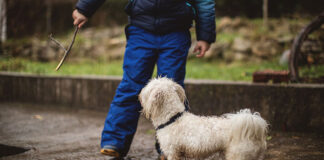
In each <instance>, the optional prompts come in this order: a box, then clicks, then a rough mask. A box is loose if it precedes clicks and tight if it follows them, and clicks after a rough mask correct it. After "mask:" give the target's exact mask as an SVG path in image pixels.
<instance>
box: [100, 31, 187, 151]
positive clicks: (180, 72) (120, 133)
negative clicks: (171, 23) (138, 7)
mask: <svg viewBox="0 0 324 160" xmlns="http://www.w3.org/2000/svg"><path fill="white" fill-rule="evenodd" d="M125 31H126V36H127V46H126V51H125V56H124V64H123V70H124V73H123V78H122V81H121V83H120V84H119V86H118V88H117V91H116V94H115V97H114V99H113V101H112V103H111V105H110V109H109V112H108V115H107V117H106V120H105V126H104V129H103V131H102V137H101V147H102V148H113V149H115V150H117V151H118V152H119V153H120V154H121V155H122V156H126V154H127V152H128V151H129V148H130V145H131V142H132V140H133V136H134V134H135V132H136V128H137V123H138V119H139V116H140V110H141V108H142V107H141V105H140V103H139V100H138V94H139V93H140V91H141V89H142V88H143V87H144V86H145V85H146V84H147V83H148V81H149V79H150V78H151V77H152V73H153V71H154V66H155V64H157V75H158V76H161V77H168V78H171V79H173V80H174V81H175V82H177V83H179V84H180V85H182V86H184V78H185V73H186V71H185V70H186V68H185V67H186V59H187V55H188V50H189V47H190V45H191V38H190V33H189V31H188V30H186V31H178V32H172V33H168V34H163V35H160V34H153V33H150V32H147V31H146V30H143V29H141V28H138V27H135V26H129V27H127V28H126V29H125Z"/></svg>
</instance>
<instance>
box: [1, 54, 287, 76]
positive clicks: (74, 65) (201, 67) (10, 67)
mask: <svg viewBox="0 0 324 160" xmlns="http://www.w3.org/2000/svg"><path fill="white" fill-rule="evenodd" d="M57 63H58V62H46V63H45V62H37V61H31V60H26V59H22V58H0V71H12V72H26V73H34V74H40V75H115V76H121V75H122V73H123V71H122V61H121V60H115V61H110V62H104V61H99V62H96V61H90V60H83V61H79V62H71V61H69V60H67V61H66V62H65V63H64V65H63V66H62V68H61V69H60V71H58V72H56V71H55V70H54V69H55V67H56V65H57ZM265 69H273V70H287V66H280V65H279V64H278V62H277V60H273V61H261V62H250V61H248V62H233V63H229V64H228V63H226V62H224V61H218V60H217V61H206V60H203V59H190V60H188V63H187V76H186V78H188V79H215V80H230V81H251V80H252V73H253V72H254V71H256V70H265Z"/></svg>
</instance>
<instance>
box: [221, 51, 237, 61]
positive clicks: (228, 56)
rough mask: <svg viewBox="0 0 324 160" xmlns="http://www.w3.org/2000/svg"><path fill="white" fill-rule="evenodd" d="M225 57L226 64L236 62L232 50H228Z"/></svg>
mask: <svg viewBox="0 0 324 160" xmlns="http://www.w3.org/2000/svg"><path fill="white" fill-rule="evenodd" d="M223 57H224V60H225V61H226V62H232V61H233V60H234V53H233V52H232V51H230V50H226V51H225V52H224V54H223Z"/></svg>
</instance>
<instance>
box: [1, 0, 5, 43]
mask: <svg viewBox="0 0 324 160" xmlns="http://www.w3.org/2000/svg"><path fill="white" fill-rule="evenodd" d="M6 39H7V7H6V0H0V40H1V42H4V41H6Z"/></svg>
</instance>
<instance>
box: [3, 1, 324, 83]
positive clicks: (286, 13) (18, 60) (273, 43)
mask: <svg viewBox="0 0 324 160" xmlns="http://www.w3.org/2000/svg"><path fill="white" fill-rule="evenodd" d="M76 2H77V0H0V8H1V13H0V14H1V21H0V23H1V52H0V71H14V72H28V73H36V74H62V75H90V74H96V75H117V76H120V75H122V57H123V53H124V49H125V45H126V38H125V35H124V27H125V26H126V25H127V15H126V13H124V6H125V4H126V3H127V0H107V1H106V2H105V3H104V5H103V6H101V8H100V9H99V10H98V11H97V12H96V13H95V15H94V16H93V17H92V18H91V19H90V21H89V23H88V24H87V25H86V26H85V27H84V28H82V30H81V31H80V32H79V34H78V35H77V38H76V42H75V44H74V46H73V48H72V51H71V53H70V55H69V58H68V59H67V61H66V62H65V63H64V65H63V66H62V68H61V70H60V71H58V72H56V71H55V67H56V65H57V64H58V62H59V60H60V59H61V58H62V56H63V53H64V51H63V50H61V49H60V48H58V47H57V46H56V45H55V44H53V43H52V42H50V41H49V40H48V35H49V34H51V33H53V35H54V37H55V38H56V39H57V40H59V41H60V42H62V44H64V45H65V46H68V45H69V43H70V41H71V39H72V36H73V30H74V27H73V25H72V22H73V20H72V17H71V15H72V11H73V9H74V7H75V4H76ZM215 2H216V23H217V29H216V30H217V40H216V43H214V44H213V45H212V46H211V49H210V51H208V53H207V54H206V56H205V57H204V58H203V59H197V58H195V56H194V53H192V49H191V52H190V55H189V57H188V65H187V76H186V78H189V79H216V80H230V81H251V80H252V74H253V72H255V71H258V70H268V69H271V70H281V71H282V70H288V59H289V58H288V57H289V56H287V55H289V53H290V48H291V46H292V43H293V40H294V38H295V37H296V35H297V34H298V33H299V32H300V30H301V29H302V28H303V27H305V26H306V25H307V24H308V23H310V22H311V21H312V20H313V19H314V18H316V17H317V16H318V15H319V14H320V13H321V12H322V11H323V10H324V7H323V6H324V2H323V0H311V1H310V0H285V1H282V0H270V1H268V0H231V1H228V0H215ZM322 28H323V27H322ZM191 32H192V42H193V45H192V46H194V43H195V31H194V27H193V28H192V29H191ZM322 51H323V50H322ZM318 73H324V67H322V68H319V69H317V72H316V73H315V74H318Z"/></svg>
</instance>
